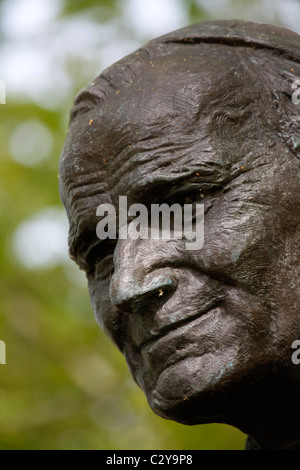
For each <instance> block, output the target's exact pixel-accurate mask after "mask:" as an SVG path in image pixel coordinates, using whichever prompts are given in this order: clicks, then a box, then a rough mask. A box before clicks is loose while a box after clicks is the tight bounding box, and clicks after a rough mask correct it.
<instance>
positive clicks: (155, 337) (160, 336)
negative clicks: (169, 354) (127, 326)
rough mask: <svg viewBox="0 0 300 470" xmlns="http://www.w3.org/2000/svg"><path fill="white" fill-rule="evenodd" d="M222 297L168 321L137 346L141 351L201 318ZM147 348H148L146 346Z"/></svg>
mask: <svg viewBox="0 0 300 470" xmlns="http://www.w3.org/2000/svg"><path fill="white" fill-rule="evenodd" d="M223 300H224V299H223V298H221V299H217V300H216V299H214V301H212V302H209V303H208V304H206V305H204V306H203V307H202V308H201V309H200V310H198V311H197V313H195V314H194V315H188V316H187V317H185V318H183V319H180V320H178V321H176V322H174V323H170V324H168V325H166V326H164V327H162V328H161V329H160V331H159V332H158V333H157V334H153V335H151V337H150V338H147V339H146V340H144V341H142V342H141V343H140V344H139V345H138V346H137V348H138V349H139V350H140V351H141V350H142V349H144V348H145V347H146V346H147V347H151V345H152V344H153V343H155V342H156V341H158V340H161V339H163V338H164V337H166V336H168V335H169V334H170V333H171V332H172V331H174V330H178V329H181V328H182V327H184V326H185V325H187V324H189V323H191V322H192V321H194V320H196V319H198V318H201V317H203V316H205V315H207V314H209V313H210V312H211V311H212V310H214V309H215V308H216V307H218V306H219V305H220V304H221V303H222V301H223ZM147 349H148V348H147Z"/></svg>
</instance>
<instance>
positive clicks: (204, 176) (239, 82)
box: [71, 46, 300, 424]
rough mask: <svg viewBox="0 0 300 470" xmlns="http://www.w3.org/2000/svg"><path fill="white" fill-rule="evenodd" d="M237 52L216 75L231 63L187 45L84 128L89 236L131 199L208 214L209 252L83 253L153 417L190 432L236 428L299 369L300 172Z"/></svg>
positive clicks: (136, 244) (97, 306) (134, 244)
mask: <svg viewBox="0 0 300 470" xmlns="http://www.w3.org/2000/svg"><path fill="white" fill-rule="evenodd" d="M211 47H212V46H211ZM216 47H217V48H219V47H220V46H216ZM189 48H190V50H189ZM229 49H230V48H228V50H227V49H226V48H224V51H223V55H222V58H223V62H224V63H225V64H226V66H224V67H223V66H220V67H219V69H218V70H217V71H216V69H215V64H216V62H217V60H218V61H219V60H220V54H219V50H218V53H217V52H216V53H215V54H214V52H212V53H210V58H209V59H207V58H206V59H205V57H204V58H196V59H195V58H193V59H192V52H191V51H192V47H191V46H186V51H188V52H186V51H185V54H184V55H183V54H182V55H181V56H180V55H178V53H177V55H176V56H174V57H172V54H171V55H170V56H168V57H167V59H166V58H162V59H157V60H156V61H153V63H150V64H149V66H148V67H147V68H146V70H145V71H144V72H142V73H141V74H140V75H139V77H138V78H137V79H136V80H135V81H134V82H133V84H131V85H130V86H127V87H123V88H122V89H121V90H117V91H116V93H115V94H114V96H113V97H111V99H107V100H106V101H105V102H104V103H103V104H102V105H101V111H99V112H98V114H96V113H95V114H94V116H93V124H92V126H89V125H88V124H87V123H88V122H89V119H90V116H88V117H85V118H84V119H85V120H84V122H83V131H82V135H83V134H84V133H85V132H92V130H91V128H92V127H93V139H92V140H93V142H97V144H96V143H95V146H96V147H97V149H96V150H97V152H98V158H99V160H101V161H102V162H101V170H100V171H99V170H97V172H98V173H97V175H100V176H97V178H98V180H97V178H95V172H93V164H92V163H91V162H92V161H93V160H88V161H87V160H86V161H85V162H84V160H83V159H82V163H81V165H82V167H81V170H80V171H81V175H83V178H84V187H83V183H82V181H83V180H80V179H79V180H78V190H79V191H82V193H80V194H82V198H83V199H84V198H85V200H86V209H84V207H85V206H84V205H83V206H82V207H83V209H82V210H81V211H79V210H77V209H76V204H75V203H74V209H73V213H72V212H71V217H72V214H73V217H75V215H76V217H78V213H80V217H79V218H80V223H79V224H78V226H79V228H80V230H82V232H83V233H84V231H85V230H86V229H87V225H90V220H91V218H90V217H89V216H88V214H89V213H90V212H89V211H91V207H93V210H94V212H95V213H96V208H97V206H98V205H99V204H100V203H103V202H110V203H113V204H114V205H115V207H116V208H117V206H118V198H119V196H127V198H128V205H129V206H130V205H131V204H133V203H140V204H144V205H145V206H146V207H148V208H149V210H150V205H151V204H153V203H156V204H162V203H167V204H169V205H171V204H173V203H174V202H179V203H181V204H183V203H188V202H190V201H194V202H196V203H199V204H204V208H205V215H204V245H203V247H202V248H201V249H200V250H196V251H194V250H193V251H191V250H190V251H189V250H186V249H185V244H184V241H183V240H151V239H147V240H142V239H138V240H132V239H130V238H128V239H127V240H103V241H100V240H98V241H97V243H96V244H95V239H93V242H92V243H91V244H90V247H89V248H87V249H86V250H85V251H86V252H88V255H87V256H86V259H87V260H88V261H87V262H88V263H89V264H90V267H91V269H90V270H89V273H88V284H89V292H90V297H91V302H92V305H93V308H94V311H95V314H96V317H97V319H98V321H99V323H100V325H101V327H102V328H103V329H104V330H105V331H106V333H107V334H108V335H110V337H111V338H112V340H113V341H114V342H115V343H116V344H117V345H118V347H119V348H120V350H121V351H122V353H123V354H124V356H125V358H126V361H127V363H128V366H129V368H130V370H131V373H132V375H133V377H134V379H135V380H136V381H137V383H138V384H139V385H140V386H141V388H142V389H143V390H144V392H145V394H146V396H147V399H148V401H149V404H150V406H151V407H152V409H153V410H154V411H155V412H156V413H158V414H159V415H161V416H163V417H166V418H171V419H174V420H177V421H180V422H183V423H188V424H196V423H202V422H211V421H224V422H231V420H232V421H234V419H233V418H232V419H231V416H233V415H234V413H235V411H236V410H237V409H238V408H239V407H241V408H242V407H243V408H245V400H248V399H249V400H250V397H251V399H252V400H254V401H255V399H256V398H255V397H256V395H255V390H256V388H258V389H259V386H258V384H259V383H262V384H266V383H271V381H272V378H270V377H272V374H273V375H274V376H277V377H278V375H280V373H281V372H280V371H281V370H286V369H288V368H289V367H290V365H291V354H292V351H291V345H292V342H293V341H294V340H295V339H298V338H299V326H300V325H299V323H300V322H299V313H298V312H299V309H300V289H299V278H300V276H299V275H300V272H299V270H300V259H299V258H300V256H299V249H298V247H299V241H300V233H299V222H300V220H299V219H300V215H299V214H300V199H299V194H300V180H299V175H300V173H299V162H298V161H297V160H296V159H295V157H294V156H292V155H290V153H289V152H288V151H287V149H286V147H285V145H284V144H283V143H281V141H280V140H279V139H278V137H277V131H275V132H274V129H275V128H276V123H275V121H274V124H271V127H270V122H269V121H270V115H269V116H266V106H267V105H268V97H267V96H265V94H264V93H265V92H264V90H263V89H262V88H261V89H259V87H258V86H257V85H256V86H253V85H252V82H251V80H250V79H249V76H250V75H248V73H247V71H245V70H244V71H240V73H239V74H236V73H235V71H236V70H237V69H238V67H239V64H238V63H237V62H236V59H235V58H234V57H233V55H232V54H231V52H228V51H229ZM184 59H186V60H184ZM210 61H211V62H212V63H213V66H212V67H210V65H209V62H210ZM181 67H182V70H181ZM249 80H250V81H249ZM270 107H271V104H270ZM90 122H91V121H90ZM90 122H89V124H90ZM84 123H86V127H84V126H85V124H84ZM100 123H101V124H100ZM272 125H273V128H272ZM272 129H273V132H272ZM90 136H91V134H89V137H88V138H86V141H90V139H91V137H90ZM82 145H85V146H86V147H85V149H83V150H82V152H81V154H86V155H89V154H88V151H87V144H86V143H85V144H82ZM90 152H91V151H90ZM97 152H95V153H97ZM76 171H77V170H76ZM74 172H75V170H74ZM89 175H90V176H89ZM74 181H76V180H75V179H73V183H72V184H73V187H72V189H74V187H75V191H76V183H75V185H74ZM97 184H99V188H100V189H99V192H98V196H99V197H96V196H95V194H96V193H97V187H98V186H97ZM82 188H83V189H82ZM108 188H109V189H108ZM92 197H93V198H94V199H91V198H92ZM82 198H81V199H82ZM75 199H76V198H75ZM78 199H80V198H78ZM91 201H94V202H93V203H92V202H91ZM75 202H76V201H75ZM93 204H94V205H93ZM76 220H79V219H76ZM128 224H130V220H128ZM94 230H95V231H96V225H94ZM79 251H80V247H78V256H79V255H80V256H83V254H82V253H79ZM254 383H255V386H254V385H253V384H254ZM255 387H256V388H255ZM253 406H255V403H254V404H253ZM249 407H250V408H251V404H249Z"/></svg>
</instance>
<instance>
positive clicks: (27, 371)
mask: <svg viewBox="0 0 300 470" xmlns="http://www.w3.org/2000/svg"><path fill="white" fill-rule="evenodd" d="M223 18H242V19H246V20H254V21H263V22H267V23H273V24H279V25H283V26H286V27H288V28H290V29H292V30H294V31H297V32H299V31H300V21H299V20H300V2H299V1H297V0H263V1H255V0H254V1H250V2H249V1H242V0H2V1H0V80H2V81H4V83H5V85H6V100H5V101H6V104H1V105H0V114H1V126H0V138H1V147H0V168H1V172H0V214H1V224H0V340H2V341H5V343H6V365H0V449H108V450H110V449H116V450H117V449H158V450H160V449H165V450H167V449H178V450H191V449H203V450H204V449H209V450H213V449H224V450H226V449H228V450H238V449H243V448H244V442H245V435H244V434H242V433H241V432H240V431H238V430H236V429H234V428H232V427H230V426H225V425H219V424H211V425H205V426H196V427H186V426H181V425H179V424H176V423H173V422H169V421H165V420H162V419H161V418H159V417H157V416H156V415H154V413H153V412H152V411H151V410H150V409H149V407H148V405H147V403H146V399H145V397H144V395H143V393H142V392H141V391H140V390H139V389H138V387H137V386H136V385H135V384H134V382H133V380H132V379H131V377H130V376H129V372H128V371H127V367H126V365H125V361H124V359H123V357H122V356H121V354H120V353H119V352H118V351H117V350H116V349H115V348H114V347H113V346H112V345H111V344H110V342H109V340H108V339H106V337H105V336H104V335H103V334H102V332H101V331H100V330H99V328H98V326H97V325H96V322H95V320H94V315H93V312H92V310H91V307H90V303H89V299H88V294H87V288H86V280H85V277H84V274H83V273H82V272H80V271H79V270H78V269H77V267H76V266H75V265H74V266H73V263H72V262H71V261H69V259H68V252H67V232H68V223H67V220H66V216H65V214H64V210H63V208H62V206H61V203H60V200H59V195H58V184H57V178H58V158H59V155H60V151H61V148H62V145H63V141H64V137H65V135H66V132H67V126H68V119H69V111H70V108H71V106H72V102H73V99H74V97H75V95H76V94H77V92H78V91H79V89H80V88H81V87H82V86H84V85H85V84H86V83H87V82H89V81H90V80H92V79H93V78H95V76H97V75H98V74H99V73H100V72H101V71H102V70H103V69H104V68H106V67H107V66H108V65H110V64H111V63H113V62H115V61H116V60H118V59H120V58H121V57H123V56H124V55H126V54H128V53H130V52H132V51H134V50H135V49H137V48H138V47H140V46H141V45H143V44H144V43H145V42H147V40H149V39H152V38H154V37H156V36H159V35H161V34H164V33H167V32H170V31H172V30H174V29H177V28H180V27H184V26H187V25H188V24H190V23H195V22H198V21H202V20H210V19H223ZM3 101H4V100H3V99H2V102H3Z"/></svg>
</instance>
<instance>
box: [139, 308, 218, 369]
mask: <svg viewBox="0 0 300 470" xmlns="http://www.w3.org/2000/svg"><path fill="white" fill-rule="evenodd" d="M222 317H224V311H223V309H221V308H220V307H215V308H211V309H209V310H208V311H206V312H205V313H203V314H202V315H200V316H199V315H198V316H197V317H194V318H193V319H189V321H187V322H185V323H183V324H182V325H180V326H178V325H177V328H175V329H172V330H169V331H168V332H167V333H166V334H164V335H163V336H160V337H158V338H156V339H154V340H152V341H150V342H148V343H146V344H145V345H144V346H143V347H142V349H141V355H142V357H143V362H144V364H147V365H148V367H150V369H151V370H155V375H156V377H159V375H160V374H161V373H162V372H163V371H164V370H165V369H166V368H167V367H169V366H171V365H173V364H175V363H177V362H178V361H182V360H184V359H186V358H191V357H193V356H198V357H199V356H203V355H204V354H206V353H208V352H210V353H211V352H213V350H214V349H216V343H217V344H219V343H220V339H221V338H220V337H218V336H219V335H218V334H217V332H218V331H219V329H220V324H221V323H222V324H223V325H224V322H222ZM219 347H221V345H220V344H219Z"/></svg>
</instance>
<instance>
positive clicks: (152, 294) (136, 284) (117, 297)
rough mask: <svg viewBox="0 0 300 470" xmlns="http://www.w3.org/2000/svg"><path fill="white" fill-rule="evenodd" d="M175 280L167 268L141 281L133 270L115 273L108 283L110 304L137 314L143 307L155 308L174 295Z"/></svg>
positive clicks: (150, 274)
mask: <svg viewBox="0 0 300 470" xmlns="http://www.w3.org/2000/svg"><path fill="white" fill-rule="evenodd" d="M176 286H177V279H176V277H175V275H174V273H173V272H172V270H171V269H169V268H162V269H156V270H154V271H152V272H151V273H149V274H147V275H146V276H144V277H143V279H141V274H140V273H137V272H136V269H135V270H133V269H132V270H130V269H125V270H121V271H119V272H116V273H115V274H114V275H113V276H112V278H111V282H110V298H111V302H112V304H113V305H114V306H115V307H117V308H118V309H119V310H121V311H123V312H126V313H139V312H140V311H143V309H145V307H147V308H149V306H150V307H151V308H157V307H158V306H159V305H161V303H162V302H165V301H166V300H167V299H169V298H170V296H171V295H172V294H173V293H174V291H175V290H176Z"/></svg>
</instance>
